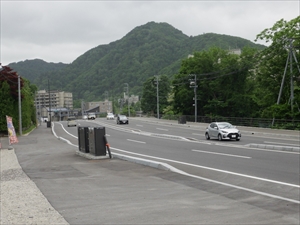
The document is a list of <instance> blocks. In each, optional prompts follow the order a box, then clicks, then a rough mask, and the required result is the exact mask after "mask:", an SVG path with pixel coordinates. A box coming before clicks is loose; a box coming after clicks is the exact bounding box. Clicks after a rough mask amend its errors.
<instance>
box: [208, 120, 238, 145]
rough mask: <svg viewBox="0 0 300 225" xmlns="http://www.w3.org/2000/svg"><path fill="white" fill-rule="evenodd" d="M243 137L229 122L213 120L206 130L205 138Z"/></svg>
mask: <svg viewBox="0 0 300 225" xmlns="http://www.w3.org/2000/svg"><path fill="white" fill-rule="evenodd" d="M241 137H242V134H241V132H240V131H239V130H238V129H237V128H236V127H235V126H233V125H231V124H230V123H227V122H213V123H211V124H209V126H208V127H207V128H206V131H205V138H206V139H207V140H209V139H210V138H217V139H218V140H219V141H222V140H236V141H239V140H240V139H241Z"/></svg>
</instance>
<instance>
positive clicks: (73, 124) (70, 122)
mask: <svg viewBox="0 0 300 225" xmlns="http://www.w3.org/2000/svg"><path fill="white" fill-rule="evenodd" d="M67 121H68V122H67V123H68V127H76V126H77V121H76V117H69V118H68V120H67Z"/></svg>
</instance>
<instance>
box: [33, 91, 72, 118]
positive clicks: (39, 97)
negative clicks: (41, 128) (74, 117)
mask: <svg viewBox="0 0 300 225" xmlns="http://www.w3.org/2000/svg"><path fill="white" fill-rule="evenodd" d="M34 104H35V107H36V111H37V115H38V118H40V117H42V118H48V119H49V113H48V112H49V111H51V115H52V118H53V116H58V114H59V117H60V118H62V117H66V116H69V114H70V112H72V110H73V94H72V93H71V92H65V91H50V95H49V92H48V91H46V90H40V91H37V92H36V94H35V101H34Z"/></svg>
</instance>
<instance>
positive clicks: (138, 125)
mask: <svg viewBox="0 0 300 225" xmlns="http://www.w3.org/2000/svg"><path fill="white" fill-rule="evenodd" d="M136 126H137V127H144V126H143V125H140V124H137V125H136Z"/></svg>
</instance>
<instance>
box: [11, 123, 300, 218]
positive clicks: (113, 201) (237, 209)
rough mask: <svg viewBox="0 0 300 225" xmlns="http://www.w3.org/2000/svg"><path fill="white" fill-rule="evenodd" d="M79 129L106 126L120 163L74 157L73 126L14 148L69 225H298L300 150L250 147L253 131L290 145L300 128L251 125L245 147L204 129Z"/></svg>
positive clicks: (59, 126) (43, 132)
mask: <svg viewBox="0 0 300 225" xmlns="http://www.w3.org/2000/svg"><path fill="white" fill-rule="evenodd" d="M79 123H80V124H81V125H83V126H94V125H95V126H98V125H100V124H102V125H104V126H105V127H106V134H107V139H108V141H109V143H110V145H111V151H112V153H113V155H114V158H113V159H104V160H88V159H86V158H84V157H80V156H78V155H76V154H75V152H76V151H77V150H78V147H77V145H78V139H77V128H76V127H69V128H68V127H66V122H55V123H54V132H55V134H56V135H57V136H59V137H62V138H60V140H57V139H56V138H55V137H54V136H53V135H51V133H50V129H49V128H48V129H47V128H44V127H41V128H38V129H37V130H35V131H34V132H33V133H32V134H31V135H29V136H28V137H21V139H20V143H22V144H19V145H18V146H16V154H17V157H18V160H19V162H20V165H21V166H22V168H23V170H24V171H25V173H26V174H27V175H28V176H29V177H30V178H31V179H32V180H33V181H34V182H35V183H36V185H37V186H38V188H39V189H40V190H41V191H42V193H43V194H44V195H45V196H46V197H47V199H48V201H49V202H50V203H51V204H52V205H53V207H54V208H55V209H56V210H57V211H58V212H59V213H60V214H61V215H63V217H64V218H65V219H66V220H67V221H68V222H69V223H70V224H141V223H145V224H212V223H214V224H241V223H243V224H299V205H300V202H299V152H297V151H286V150H284V151H283V150H276V151H275V150H269V149H260V148H250V147H248V146H247V145H248V144H250V143H251V142H252V141H253V139H252V138H253V136H252V135H258V136H260V137H262V136H265V137H266V138H267V139H264V140H268V142H273V144H274V142H276V143H280V145H278V146H281V145H282V143H286V146H291V145H293V144H295V143H297V137H299V136H297V135H299V133H297V132H289V131H277V130H274V131H273V130H265V129H254V128H253V129H249V128H243V129H245V130H244V131H243V133H245V135H243V136H242V140H241V141H240V142H235V141H234V142H232V141H231V142H218V141H215V140H210V141H207V140H205V139H204V132H203V129H205V125H202V124H200V125H197V126H198V127H195V126H196V125H194V124H192V125H189V124H184V125H182V124H179V125H178V124H174V123H173V124H172V125H170V122H163V121H160V123H158V122H157V121H156V120H154V121H147V120H144V121H143V119H141V120H139V119H138V118H137V119H136V120H134V119H131V120H130V124H129V125H128V126H127V125H118V126H117V125H116V123H115V121H106V120H105V119H97V120H96V121H79ZM155 124H156V125H155ZM42 126H46V125H45V124H43V125H42ZM166 127H168V128H166ZM172 127H174V128H172ZM138 128H139V129H138ZM171 128H172V129H171ZM198 130H200V132H198ZM154 131H156V132H154ZM271 132H273V133H271ZM201 133H202V134H203V137H201V136H200V137H198V138H195V137H197V135H200V134H201ZM252 133H254V134H252ZM179 134H183V135H182V136H180V135H179ZM193 134H197V135H194V138H190V135H193ZM271 134H272V136H271ZM247 136H249V137H247ZM182 137H184V138H182ZM187 137H188V138H187ZM248 138H249V139H248ZM195 139H197V140H195ZM67 140H68V143H67V142H66V141H67ZM259 140H260V141H261V143H264V144H266V143H265V142H264V140H263V139H259ZM298 141H299V139H298ZM122 155H124V157H125V159H127V160H130V161H133V162H136V163H132V162H129V161H127V160H120V159H119V158H122ZM126 157H127V158H126ZM130 157H131V158H130ZM142 159H147V160H154V161H156V162H157V163H156V165H157V164H159V163H161V164H162V165H163V166H162V167H161V168H164V169H166V168H169V169H170V170H171V171H167V170H161V169H156V168H151V167H149V166H144V165H143V164H141V163H142V161H143V160H142ZM153 165H155V163H153ZM166 165H167V166H166ZM168 166H169V167H168ZM176 169H178V170H176ZM173 171H175V172H173Z"/></svg>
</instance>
